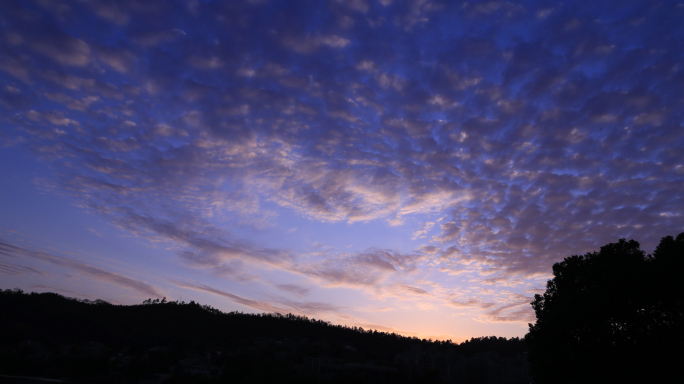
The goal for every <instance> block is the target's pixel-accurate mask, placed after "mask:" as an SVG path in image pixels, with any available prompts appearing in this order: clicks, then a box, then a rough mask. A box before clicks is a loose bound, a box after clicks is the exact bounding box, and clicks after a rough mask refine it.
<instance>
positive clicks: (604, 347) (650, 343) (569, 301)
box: [526, 233, 684, 383]
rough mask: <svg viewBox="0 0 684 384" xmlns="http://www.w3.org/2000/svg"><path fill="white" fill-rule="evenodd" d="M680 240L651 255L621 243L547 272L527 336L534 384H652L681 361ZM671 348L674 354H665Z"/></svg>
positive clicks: (683, 243) (683, 242) (683, 249)
mask: <svg viewBox="0 0 684 384" xmlns="http://www.w3.org/2000/svg"><path fill="white" fill-rule="evenodd" d="M682 266H684V233H682V234H680V235H679V236H677V238H676V239H674V238H672V237H671V236H668V237H664V238H663V239H662V240H661V242H660V245H658V247H657V248H656V251H655V252H654V255H653V256H651V255H648V256H647V255H646V254H645V253H644V251H642V250H641V249H640V246H639V243H638V242H636V241H634V240H630V241H626V240H624V239H621V240H620V241H619V242H618V243H611V244H608V245H605V246H603V247H601V250H600V251H599V252H590V253H587V254H585V255H581V256H577V255H575V256H571V257H567V258H565V259H564V260H563V261H562V262H560V263H556V264H554V265H553V275H554V278H553V279H552V280H549V281H548V283H547V287H546V292H545V293H544V294H543V295H535V299H534V301H533V302H532V303H531V304H532V307H533V308H534V311H535V314H536V316H537V322H536V323H535V324H534V325H532V324H530V325H529V333H528V334H527V335H526V340H527V342H528V347H529V350H530V364H531V370H532V374H533V376H534V378H535V381H536V382H538V383H592V382H595V383H611V382H620V383H627V382H657V381H661V380H666V379H667V378H669V377H671V376H672V375H673V374H674V373H675V372H674V370H675V367H677V366H678V363H677V361H681V357H682V352H681V348H678V347H677V345H680V346H681V342H682V341H684V337H682V326H683V325H684V322H683V320H684V305H683V300H684V296H683V294H684V289H683V287H684V283H682V279H681V273H682ZM669 347H675V349H669Z"/></svg>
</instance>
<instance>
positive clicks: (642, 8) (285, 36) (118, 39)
mask: <svg viewBox="0 0 684 384" xmlns="http://www.w3.org/2000/svg"><path fill="white" fill-rule="evenodd" d="M0 3H1V4H0V19H1V20H0V22H2V25H4V26H6V27H5V28H4V29H3V34H2V36H0V38H1V39H2V44H4V45H3V47H4V49H3V50H2V52H0V76H1V77H2V79H3V80H4V81H5V88H3V90H2V92H3V93H2V96H1V97H2V98H1V99H0V109H2V114H0V119H1V120H2V124H3V127H6V128H7V129H4V130H3V132H2V140H3V142H5V143H12V144H13V145H14V146H15V147H17V148H23V149H25V150H26V153H33V154H35V156H36V157H37V158H40V159H41V160H42V161H45V162H46V163H48V164H49V167H48V168H49V169H51V170H54V173H53V174H52V175H50V176H49V177H42V178H41V179H39V180H38V181H37V183H39V184H40V185H42V186H43V188H45V189H46V190H48V189H47V188H48V185H49V186H50V187H49V191H50V193H55V194H62V195H65V194H66V195H69V197H70V198H71V199H73V201H75V202H76V204H78V206H79V207H82V208H83V209H86V210H88V211H90V212H93V213H95V214H97V215H100V216H101V217H103V218H105V219H106V220H107V221H108V222H109V223H112V224H114V225H115V226H117V228H119V229H123V230H124V231H126V232H127V233H129V234H131V235H133V236H139V237H141V238H145V239H147V240H149V241H150V243H152V244H153V245H159V246H163V247H168V248H170V249H171V251H172V252H175V255H177V257H178V258H179V260H181V261H182V263H183V266H185V267H188V268H193V269H196V270H198V271H200V272H202V273H209V274H212V275H214V276H222V277H224V278H227V279H230V280H232V281H234V282H236V283H241V284H249V283H250V282H263V281H264V278H263V276H264V275H265V272H264V271H266V270H268V271H272V270H277V272H278V273H283V274H294V275H297V277H298V278H303V279H308V280H310V281H307V282H306V284H307V285H306V286H309V284H310V283H311V282H317V283H320V284H321V285H323V286H325V287H328V288H331V289H332V288H334V287H336V288H347V287H351V288H353V289H359V290H362V291H363V292H365V293H366V294H367V295H368V297H369V298H372V299H374V300H375V299H377V300H383V299H385V298H386V297H388V296H392V295H393V296H392V300H395V299H396V300H399V299H400V298H399V297H398V296H399V295H402V294H404V295H405V296H406V297H407V299H406V300H408V301H410V300H414V299H415V298H416V297H428V296H429V295H427V294H425V293H423V292H422V291H420V290H423V291H424V292H427V293H429V294H430V295H432V296H430V300H434V302H435V303H440V304H439V305H447V306H451V307H455V308H469V310H473V311H481V313H482V317H481V320H483V321H514V320H515V319H519V320H520V321H522V319H524V318H525V316H528V315H527V314H526V313H528V312H525V311H524V308H525V305H527V304H524V303H522V301H523V300H522V299H520V300H518V301H519V306H518V307H516V306H511V307H505V306H506V305H509V304H510V303H512V302H514V301H515V300H516V299H510V298H509V299H506V300H508V301H506V300H503V299H498V298H494V297H489V296H487V295H479V294H478V293H477V292H472V293H469V294H467V295H464V296H458V297H460V299H458V300H456V301H452V302H449V300H451V298H452V296H449V294H450V293H449V292H448V289H447V288H446V286H447V285H448V284H451V283H453V284H470V285H472V286H473V287H476V288H479V289H484V288H483V287H488V288H492V287H499V288H501V289H504V288H505V289H509V290H513V291H516V292H519V293H521V292H523V291H524V290H527V289H530V288H531V286H532V285H535V284H537V285H539V284H543V279H544V278H545V277H546V276H547V275H548V273H549V270H550V267H551V265H553V263H554V262H555V261H559V260H561V259H562V258H563V257H565V256H569V255H572V254H582V253H585V252H588V251H592V250H595V249H596V248H597V247H598V246H600V245H602V244H606V243H608V242H612V241H616V240H617V239H619V238H622V237H626V238H637V239H639V240H640V241H642V243H643V244H644V248H645V249H646V250H649V249H652V248H653V247H654V246H655V244H656V242H657V240H658V239H659V238H660V237H661V236H662V235H663V234H667V233H670V232H671V228H682V227H684V216H682V215H679V214H677V213H678V212H680V211H681V207H682V206H684V201H683V200H682V199H683V198H682V197H681V195H682V194H681V193H680V190H681V185H682V183H684V171H682V170H684V165H683V164H682V161H681V154H680V152H681V151H680V150H679V148H681V147H684V136H683V135H682V133H681V132H682V130H681V120H682V119H681V114H680V112H679V111H680V110H681V108H677V107H676V106H677V105H679V104H678V103H680V99H681V89H682V87H681V86H682V84H684V72H683V71H682V69H681V68H680V67H681V64H680V63H681V62H682V60H681V53H679V52H678V51H676V50H674V49H673V47H676V46H678V43H677V41H678V40H677V39H679V38H681V33H680V32H679V29H677V26H678V25H679V24H678V21H679V19H681V17H679V16H681V9H680V8H676V5H674V4H663V5H661V6H659V7H651V6H649V5H648V4H645V3H644V4H637V3H620V4H617V3H616V4H603V5H598V6H595V7H593V6H592V7H587V6H583V5H578V6H573V7H567V6H563V7H558V6H557V4H552V3H551V2H542V3H540V4H534V5H532V4H530V3H526V2H523V3H520V4H508V3H505V2H500V1H490V2H483V3H468V4H465V5H464V4H455V3H454V4H451V3H449V2H442V3H437V2H432V1H409V2H403V3H401V4H399V3H393V2H389V1H383V2H381V3H380V4H378V3H373V2H365V1H357V2H343V3H336V2H330V3H326V4H324V5H322V6H321V7H316V8H315V9H314V8H310V7H305V6H303V5H302V4H298V3H297V4H288V5H287V7H285V6H284V3H283V4H269V5H268V7H269V9H268V12H266V11H265V9H266V8H265V7H266V4H264V3H244V2H238V1H236V2H209V3H202V2H197V3H189V4H183V5H182V6H181V5H178V4H175V5H170V6H165V7H161V6H160V5H159V4H158V3H154V2H151V3H147V2H145V3H144V4H142V3H140V2H135V1H131V2H117V3H116V5H111V4H109V3H106V2H91V3H88V4H87V5H86V6H82V5H80V4H77V3H73V4H71V3H70V4H69V5H68V7H67V8H64V7H59V4H57V3H50V2H41V4H43V3H44V4H46V6H47V7H48V8H44V7H43V6H42V5H41V6H37V7H15V6H13V5H12V4H10V2H0ZM13 4H14V3H13ZM607 13H611V14H614V15H616V14H619V15H623V16H624V17H623V16H619V17H609V18H606V17H604V16H605V15H606V14H607ZM90 26H97V28H95V27H93V28H90ZM445 26H448V28H447V27H445ZM293 227H296V228H298V229H297V231H296V232H288V233H287V234H286V235H284V234H283V233H284V232H285V231H286V230H287V229H289V228H293ZM283 228H287V229H285V230H284V229H283ZM321 228H326V230H327V228H334V229H331V231H333V232H334V234H335V236H337V237H333V236H331V237H330V238H328V239H326V240H323V239H321V238H318V237H324V235H322V234H321V233H322V232H318V230H319V229H321ZM357 228H372V230H370V229H369V230H368V231H365V230H363V231H358V230H357ZM378 228H380V229H378ZM321 231H322V230H321ZM359 232H363V233H359ZM341 239H344V242H347V243H352V244H353V247H354V249H353V250H349V251H344V252H343V251H338V250H335V249H332V248H331V249H327V250H320V249H307V247H306V246H303V245H300V246H293V245H292V244H295V243H297V244H312V243H313V242H314V241H319V242H330V243H336V242H339V243H342V242H343V240H341ZM336 246H338V247H342V246H341V245H339V244H337V245H336ZM345 246H346V244H345ZM288 247H292V248H288ZM46 260H47V259H46ZM50 260H62V259H59V258H57V259H50ZM48 262H50V261H48ZM54 263H57V261H54V262H53V264H54ZM63 263H67V262H66V261H64V262H63ZM63 265H67V264H63ZM69 265H71V264H69ZM70 268H76V266H75V264H74V265H73V266H71V267H70ZM79 270H82V271H83V273H86V274H88V275H89V276H95V275H96V274H97V273H96V271H94V270H90V272H87V269H79ZM5 273H29V274H31V273H33V272H30V271H29V270H25V269H22V268H21V267H19V266H18V265H10V264H8V265H7V267H6V269H5ZM417 274H424V275H426V276H429V278H424V280H431V281H430V282H433V283H436V286H432V285H423V284H419V283H417V282H416V278H415V275H417ZM106 279H109V281H116V279H115V278H114V277H113V276H110V277H107V278H106ZM442 279H443V280H442ZM118 284H125V282H124V281H123V280H122V281H119V282H118ZM188 284H189V283H188ZM129 285H130V284H129ZM270 286H276V287H278V286H280V289H281V290H283V291H284V292H287V293H288V294H292V295H294V297H297V296H299V297H302V296H304V295H306V294H307V292H308V291H306V290H307V289H309V288H301V287H299V288H297V287H298V286H296V285H291V284H290V285H288V284H283V283H282V282H281V281H274V282H272V284H271V285H270ZM426 287H430V288H429V289H424V288H426ZM195 288H197V289H200V288H202V289H203V288H207V287H204V286H201V285H197V284H195ZM300 288H301V289H300ZM136 289H138V290H144V289H146V288H144V287H142V286H140V287H139V288H136ZM473 289H475V288H473ZM217 294H218V293H217ZM223 297H227V298H230V299H231V300H233V299H235V300H238V298H236V297H232V296H230V295H228V296H223ZM475 298H479V299H475ZM473 300H475V301H473ZM478 300H479V301H478ZM245 303H248V304H249V303H251V304H250V305H263V306H264V307H263V308H271V307H267V306H266V304H264V303H262V304H259V303H258V302H245ZM490 303H495V305H493V306H489V307H484V306H483V305H485V304H487V305H489V304H490ZM290 304H292V303H290ZM528 304H529V303H528ZM269 305H273V306H277V307H278V308H279V309H286V308H290V307H293V306H295V304H292V305H291V306H290V307H288V305H289V304H285V303H276V302H275V301H274V302H273V304H269ZM298 305H299V304H298ZM302 305H303V304H302ZM330 305H336V303H331V304H330ZM315 306H316V305H315V304H312V306H311V308H314V307H315ZM252 308H255V309H258V308H257V307H252ZM324 309H325V308H324V306H321V307H320V310H321V311H323V310H324ZM301 310H302V311H303V310H304V307H301ZM312 310H313V309H312ZM326 310H333V308H327V309H326ZM515 321H517V320H515Z"/></svg>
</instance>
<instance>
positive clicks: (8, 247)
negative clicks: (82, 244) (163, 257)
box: [0, 240, 161, 297]
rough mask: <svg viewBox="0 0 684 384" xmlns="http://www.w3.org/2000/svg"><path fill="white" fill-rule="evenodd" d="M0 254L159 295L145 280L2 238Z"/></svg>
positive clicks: (145, 293) (142, 292) (148, 294)
mask: <svg viewBox="0 0 684 384" xmlns="http://www.w3.org/2000/svg"><path fill="white" fill-rule="evenodd" d="M0 254H1V255H4V256H8V257H11V258H21V257H28V258H31V259H34V260H38V261H41V262H46V263H50V264H53V265H59V266H62V267H67V268H70V269H73V270H75V271H77V272H78V273H83V274H85V275H88V276H90V277H91V278H95V279H96V280H98V281H104V282H108V283H110V284H115V285H119V286H121V287H124V288H128V289H132V290H135V291H138V292H139V293H141V294H144V295H147V296H151V297H159V296H161V295H160V294H159V292H157V290H156V289H155V288H154V287H152V286H151V285H149V284H147V283H145V282H142V281H137V280H133V279H131V278H128V277H126V276H123V275H120V274H117V273H113V272H109V271H107V270H104V269H102V268H99V267H95V266H92V265H90V264H86V263H83V262H81V261H78V260H74V259H71V258H67V257H62V256H56V255H51V254H49V253H45V252H39V251H33V250H29V249H26V248H22V247H19V246H16V245H13V244H10V243H7V242H5V241H4V240H0ZM29 270H31V271H32V272H33V271H34V270H33V269H32V268H30V269H29ZM35 272H37V271H35Z"/></svg>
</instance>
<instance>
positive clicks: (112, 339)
mask: <svg viewBox="0 0 684 384" xmlns="http://www.w3.org/2000/svg"><path fill="white" fill-rule="evenodd" d="M0 311H1V312H2V313H3V315H2V316H0V375H2V376H1V377H3V380H4V381H3V382H5V381H7V382H17V383H18V382H22V383H23V382H31V381H26V380H32V379H26V378H23V379H19V378H17V377H18V376H21V377H39V378H51V379H57V380H65V382H74V383H81V382H84V383H85V382H101V383H161V382H164V383H186V382H192V383H220V382H231V383H233V382H236V383H252V382H253V383H258V382H269V381H275V382H280V383H283V382H298V383H307V382H310V383H319V382H320V383H337V382H340V383H341V382H349V381H351V380H353V381H355V382H358V383H364V382H374V383H382V382H387V383H390V382H391V383H394V382H397V383H430V382H436V383H438V382H465V383H484V382H490V381H491V379H492V378H493V377H495V376H496V377H497V378H498V379H497V382H502V383H519V382H529V373H528V372H529V371H528V368H527V359H526V351H527V346H526V344H525V341H524V340H523V339H519V338H512V339H506V338H503V337H495V336H490V337H480V338H472V339H470V340H468V341H466V342H464V343H461V344H455V343H452V342H451V341H431V340H425V339H418V338H415V337H405V336H401V335H398V334H395V333H386V332H377V331H374V330H364V329H362V328H357V327H348V326H340V325H333V324H330V323H328V322H325V321H322V320H316V319H309V318H307V317H304V316H297V315H293V314H287V315H281V314H247V313H238V312H231V313H224V312H221V311H219V310H217V309H215V308H212V307H210V306H207V305H200V304H198V303H195V302H190V303H185V302H178V301H169V302H167V301H166V300H165V299H164V300H161V301H160V300H159V299H156V300H152V299H148V300H145V302H144V303H143V304H140V305H129V306H126V305H112V304H110V303H107V302H105V301H102V300H95V301H89V300H78V299H72V298H66V297H64V296H61V295H59V294H56V293H30V294H28V293H24V292H22V291H21V290H5V291H0ZM11 380H14V381H11ZM20 380H24V381H20Z"/></svg>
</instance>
